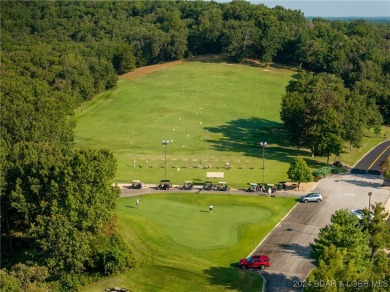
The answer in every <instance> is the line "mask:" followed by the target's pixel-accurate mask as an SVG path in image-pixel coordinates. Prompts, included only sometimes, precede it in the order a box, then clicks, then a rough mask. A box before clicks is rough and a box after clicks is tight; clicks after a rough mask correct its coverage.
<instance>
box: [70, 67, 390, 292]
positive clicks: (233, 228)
mask: <svg viewBox="0 0 390 292" xmlns="http://www.w3.org/2000/svg"><path fill="white" fill-rule="evenodd" d="M157 67H158V66H157ZM157 67H153V71H151V72H149V74H135V75H134V76H133V77H132V76H131V74H130V75H129V76H123V77H121V78H120V80H119V83H118V85H117V87H115V88H113V89H111V90H108V91H106V92H104V93H101V94H99V95H98V96H96V97H95V98H94V99H93V100H91V101H89V102H85V103H84V104H83V105H81V106H80V107H79V109H78V110H77V112H76V116H75V121H76V122H77V128H76V145H77V146H78V147H81V148H82V147H91V148H108V149H109V150H111V151H112V152H113V153H114V155H115V157H116V159H117V161H118V170H117V174H116V178H115V182H126V183H129V182H131V181H132V180H141V181H143V182H145V183H149V184H154V183H155V184H157V183H158V182H159V181H160V180H161V179H164V178H165V175H166V178H167V179H170V180H171V181H172V182H173V183H174V184H178V185H180V184H183V182H184V181H185V180H192V181H193V182H194V183H195V184H202V182H204V181H205V180H206V172H208V171H212V172H224V179H223V180H224V181H226V182H228V184H229V185H230V186H231V187H234V188H244V187H248V183H249V182H257V183H262V182H263V177H262V176H263V174H264V182H265V183H277V182H279V181H282V180H287V179H288V178H287V169H288V167H289V164H290V162H291V161H292V160H293V158H295V157H304V159H305V160H306V162H307V163H308V165H309V166H310V167H312V168H313V169H314V168H318V167H319V166H322V165H324V162H326V158H324V157H311V156H310V153H309V151H307V150H305V149H300V150H297V149H296V148H295V147H292V146H291V145H290V144H289V143H288V139H287V136H286V133H285V131H284V129H283V124H282V122H281V121H280V119H279V111H280V102H281V98H282V94H283V93H284V91H285V86H286V85H287V84H288V82H289V80H291V79H292V78H294V74H295V72H293V71H291V70H288V69H277V68H276V67H274V66H270V67H268V68H264V67H256V66H248V65H241V64H230V63H226V62H224V61H223V60H219V61H183V62H180V64H177V65H175V66H161V67H160V69H158V68H157ZM156 68H157V69H156ZM383 130H384V133H385V134H384V135H390V129H389V128H388V127H387V128H385V127H384V129H383ZM162 140H169V141H170V142H169V144H168V145H167V146H166V148H163V147H162V144H161V141H162ZM382 140H383V136H382V135H374V134H373V133H372V131H367V133H366V136H365V137H364V139H363V142H362V147H361V148H354V149H349V147H348V145H346V146H345V151H344V152H343V153H342V162H343V163H344V164H347V165H348V164H349V165H352V164H353V163H355V162H356V161H357V160H358V159H359V158H360V157H361V156H362V155H363V154H364V153H366V152H367V151H368V150H369V149H370V148H371V147H373V146H374V145H376V144H377V143H379V142H381V141H382ZM261 141H266V142H267V143H268V146H267V147H266V148H265V149H264V152H265V155H264V162H265V164H264V165H265V167H264V168H263V165H262V164H263V156H262V154H263V152H262V151H263V149H262V148H261V147H260V146H259V142H261ZM165 154H166V164H167V167H166V168H165V167H164V165H165ZM334 159H336V157H332V158H331V160H330V161H333V160H334ZM337 159H340V157H337ZM226 163H229V166H230V167H229V169H225V166H226ZM136 198H137V197H126V198H120V199H119V201H118V208H117V214H118V227H117V228H118V229H119V230H118V231H119V234H120V235H121V236H122V237H123V238H124V240H125V241H126V242H127V243H128V245H129V247H130V248H131V249H132V251H133V256H134V260H135V261H134V262H135V263H136V266H135V267H134V268H132V269H129V270H128V271H127V272H125V273H122V274H119V275H114V276H112V277H109V278H102V279H99V281H98V282H96V283H93V284H90V285H89V286H88V287H86V289H85V291H104V289H107V288H112V287H125V288H128V289H131V290H133V291H175V292H176V291H185V292H187V291H260V290H261V285H262V279H261V277H259V276H258V275H254V274H252V273H248V272H244V271H241V270H238V269H237V265H236V263H237V261H238V260H239V259H240V258H242V257H246V256H247V255H248V254H249V253H250V252H251V251H252V250H253V249H254V248H255V247H256V245H257V244H258V243H259V242H260V241H261V240H262V239H263V238H264V237H265V236H266V235H267V234H268V233H269V232H270V231H271V230H272V228H273V227H274V226H275V225H276V224H277V223H278V222H279V221H280V220H281V219H282V218H283V217H284V216H285V215H286V214H287V212H288V211H289V210H291V208H292V207H293V206H294V204H296V201H295V200H294V199H293V198H282V197H279V196H277V197H276V198H271V197H260V196H239V195H226V194H218V195H217V194H205V193H201V194H195V193H169V192H166V193H163V194H149V195H143V196H139V199H140V207H139V208H138V209H137V208H136ZM210 204H213V205H214V210H213V212H212V214H210V213H209V212H208V206H209V205H210ZM271 265H272V259H271Z"/></svg>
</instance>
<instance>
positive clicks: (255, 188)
mask: <svg viewBox="0 0 390 292" xmlns="http://www.w3.org/2000/svg"><path fill="white" fill-rule="evenodd" d="M258 190H259V186H258V184H257V183H249V187H248V189H247V192H257V191H258Z"/></svg>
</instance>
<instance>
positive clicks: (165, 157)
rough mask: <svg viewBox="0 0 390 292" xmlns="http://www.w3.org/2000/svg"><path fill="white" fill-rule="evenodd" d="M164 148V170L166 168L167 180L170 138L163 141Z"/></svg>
mask: <svg viewBox="0 0 390 292" xmlns="http://www.w3.org/2000/svg"><path fill="white" fill-rule="evenodd" d="M161 143H162V145H163V148H164V170H165V180H167V145H168V144H169V140H162V141H161Z"/></svg>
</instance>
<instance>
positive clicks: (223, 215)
mask: <svg viewBox="0 0 390 292" xmlns="http://www.w3.org/2000/svg"><path fill="white" fill-rule="evenodd" d="M184 196H185V195H184ZM135 200H136V199H135V198H134V197H133V198H128V199H127V200H126V203H125V204H124V205H122V206H120V209H121V210H122V211H125V210H127V211H128V212H131V213H134V214H137V215H140V216H144V217H146V218H148V219H151V220H152V221H154V222H156V223H158V224H160V225H161V226H162V228H165V229H166V231H167V233H168V235H169V236H170V237H171V238H172V239H173V240H174V241H176V242H178V243H179V244H182V245H184V246H188V247H191V248H200V249H205V248H207V249H215V248H223V247H228V246H231V245H234V244H235V243H236V242H237V241H238V230H239V227H240V226H242V225H244V224H247V223H255V222H260V221H262V220H265V219H267V218H268V217H270V216H271V215H272V212H271V211H270V210H268V209H265V208H261V207H259V206H233V205H231V206H229V205H221V206H218V205H214V209H213V212H212V213H209V210H208V204H204V205H198V204H192V203H185V202H178V201H174V200H166V199H158V198H155V197H148V196H144V197H141V199H140V200H141V206H140V208H136V207H135ZM203 200H204V198H203ZM210 200H211V198H210ZM128 202H131V203H130V204H129V203H128Z"/></svg>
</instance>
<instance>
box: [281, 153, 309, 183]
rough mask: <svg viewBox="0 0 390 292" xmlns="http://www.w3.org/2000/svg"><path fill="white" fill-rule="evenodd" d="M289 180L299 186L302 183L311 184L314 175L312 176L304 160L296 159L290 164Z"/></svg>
mask: <svg viewBox="0 0 390 292" xmlns="http://www.w3.org/2000/svg"><path fill="white" fill-rule="evenodd" d="M287 175H288V178H289V179H291V180H292V181H294V182H297V183H298V190H299V185H300V184H301V183H302V182H309V181H312V180H313V175H312V174H311V170H310V168H309V167H308V166H307V164H306V161H305V160H303V159H302V158H300V157H298V158H294V161H293V162H292V163H291V164H290V167H289V169H288V171H287Z"/></svg>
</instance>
